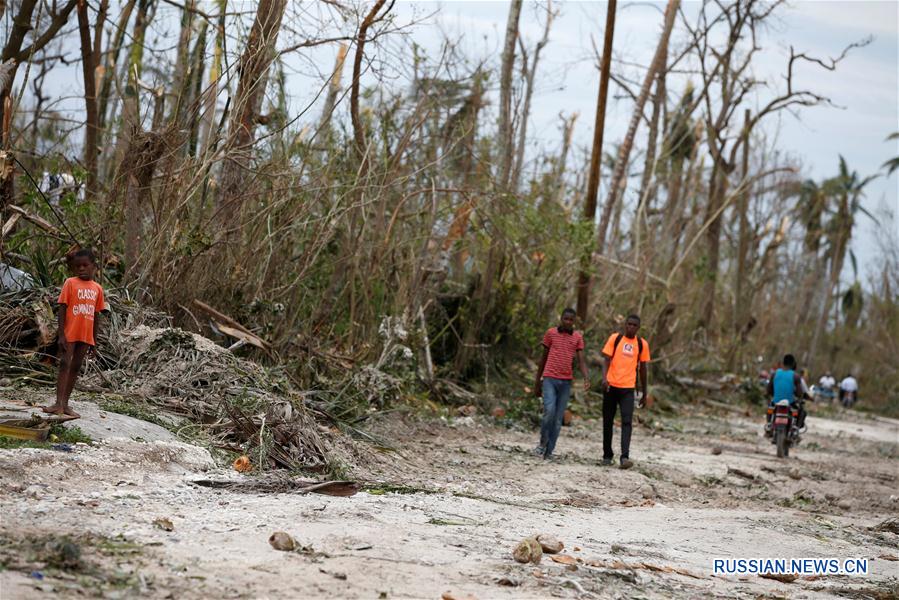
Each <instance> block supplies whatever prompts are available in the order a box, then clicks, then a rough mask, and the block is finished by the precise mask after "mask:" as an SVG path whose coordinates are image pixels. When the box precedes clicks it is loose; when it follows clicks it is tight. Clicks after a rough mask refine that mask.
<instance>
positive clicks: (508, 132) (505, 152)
mask: <svg viewBox="0 0 899 600" xmlns="http://www.w3.org/2000/svg"><path fill="white" fill-rule="evenodd" d="M521 4H522V0H512V2H511V3H510V5H509V18H508V19H507V20H506V41H505V43H504V44H503V54H502V57H501V59H500V60H501V68H500V76H499V123H498V126H497V137H498V138H499V150H498V152H499V157H498V158H499V171H498V173H497V175H498V177H497V183H498V185H499V188H500V189H502V190H503V191H506V190H507V188H508V186H509V178H510V177H511V172H512V154H513V152H514V150H513V148H512V72H513V70H514V68H515V42H516V41H517V40H518V20H519V18H520V17H521Z"/></svg>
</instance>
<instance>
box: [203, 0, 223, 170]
mask: <svg viewBox="0 0 899 600" xmlns="http://www.w3.org/2000/svg"><path fill="white" fill-rule="evenodd" d="M226 5H227V0H218V9H219V22H218V25H217V26H216V33H215V49H214V50H213V53H212V66H210V67H209V83H208V84H207V86H206V92H205V94H206V95H205V97H204V98H203V105H204V108H203V126H202V130H203V131H202V134H201V135H202V138H203V150H202V154H206V153H207V152H209V149H210V148H212V145H213V139H212V138H213V136H214V127H215V103H216V100H217V99H218V92H219V79H220V78H221V76H222V55H223V54H224V52H225V8H226Z"/></svg>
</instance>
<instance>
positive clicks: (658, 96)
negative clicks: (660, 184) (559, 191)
mask: <svg viewBox="0 0 899 600" xmlns="http://www.w3.org/2000/svg"><path fill="white" fill-rule="evenodd" d="M667 62H668V58H667V51H666V55H665V57H664V58H663V59H662V67H661V68H660V69H659V73H658V77H657V78H656V93H655V94H654V95H653V101H652V117H651V118H650V119H649V138H648V139H647V141H646V160H645V161H644V162H643V176H642V177H641V180H640V194H639V196H638V198H637V211H636V213H635V215H634V225H633V227H632V232H633V233H632V235H633V240H634V264H635V265H636V264H639V265H640V274H639V276H638V277H637V287H638V288H639V289H640V298H641V301H640V304H641V305H642V303H643V301H642V298H643V292H644V288H645V286H646V273H647V269H648V268H649V261H650V256H649V252H648V251H647V252H646V253H641V246H642V242H643V231H644V229H646V231H647V233H649V228H644V224H645V223H646V213H647V210H648V209H647V204H649V203H651V202H652V200H653V197H654V196H655V186H654V184H653V182H655V181H657V180H656V178H655V172H656V145H657V143H658V137H659V117H660V114H661V112H662V111H661V107H662V105H664V104H665V72H666V70H667ZM648 248H653V244H651V243H650V244H648Z"/></svg>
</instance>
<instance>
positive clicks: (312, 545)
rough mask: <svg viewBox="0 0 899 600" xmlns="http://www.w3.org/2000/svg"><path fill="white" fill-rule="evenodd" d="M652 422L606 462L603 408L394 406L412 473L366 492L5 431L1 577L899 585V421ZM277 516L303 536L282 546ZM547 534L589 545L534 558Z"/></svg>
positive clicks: (445, 585)
mask: <svg viewBox="0 0 899 600" xmlns="http://www.w3.org/2000/svg"><path fill="white" fill-rule="evenodd" d="M76 409H77V406H76ZM644 421H645V423H644V424H643V425H642V426H640V427H638V428H637V429H636V430H635V434H634V442H633V447H632V452H631V454H632V457H633V458H634V459H635V461H636V466H635V468H634V469H632V470H630V471H622V470H619V469H616V468H609V467H600V466H597V465H596V459H597V458H598V457H599V456H600V454H601V450H600V442H601V440H600V436H599V434H598V431H597V425H598V424H597V423H594V422H585V421H576V423H575V425H574V426H572V427H568V428H565V429H564V430H563V434H562V438H561V439H560V442H559V447H558V452H559V460H558V461H556V462H550V463H546V462H544V461H542V460H539V459H537V458H535V457H533V456H531V455H530V454H529V453H528V450H529V449H530V448H531V447H532V446H533V445H534V442H535V434H534V433H531V432H521V431H513V430H508V429H504V428H498V427H495V426H494V425H493V424H491V423H490V422H489V420H487V419H483V420H482V419H479V418H471V417H464V418H459V419H448V420H432V421H426V420H419V419H413V418H406V419H401V418H399V417H395V418H392V419H390V420H385V421H382V422H381V423H379V424H377V426H376V428H375V429H376V431H377V433H379V434H380V435H382V436H383V437H385V438H386V439H389V440H392V441H393V443H394V444H395V445H396V447H397V451H396V452H384V453H383V454H382V455H381V459H379V460H377V461H376V462H375V463H374V464H375V465H376V466H374V467H371V468H370V469H369V470H368V472H367V473H366V474H365V476H366V477H367V478H368V479H369V480H370V481H373V482H374V481H382V482H389V483H390V484H392V485H387V484H383V483H369V484H368V489H367V490H366V491H362V492H360V493H358V494H356V495H355V496H352V497H347V498H334V497H328V496H320V495H297V494H284V493H278V494H272V493H238V492H234V491H226V490H216V489H207V488H202V487H197V486H196V485H193V484H192V483H191V482H192V481H194V480H196V479H198V478H213V479H215V478H219V479H226V478H227V479H232V478H236V477H240V476H238V475H237V474H235V473H234V472H233V471H231V470H228V469H222V468H220V467H216V466H215V465H214V464H213V462H212V460H211V459H210V457H209V456H208V454H207V453H206V451H205V450H203V449H200V448H197V447H194V446H189V445H186V444H182V443H180V442H172V441H163V440H156V441H152V440H146V439H144V440H143V441H137V440H126V439H121V438H119V439H116V438H112V439H107V440H104V441H99V442H97V443H95V444H93V445H84V446H78V447H76V448H75V449H74V452H71V453H63V452H56V451H51V450H43V449H16V450H3V451H0V477H2V479H0V514H2V515H3V516H2V524H0V560H2V563H3V564H5V565H6V568H5V569H4V570H3V571H2V572H0V586H2V587H0V596H2V597H3V598H43V597H48V596H49V595H51V594H52V593H56V594H59V595H60V596H62V597H73V596H77V595H88V596H103V597H109V598H116V597H137V596H142V597H148V598H166V597H171V598H209V597H219V598H440V597H441V595H443V594H448V595H447V596H445V597H449V598H457V599H462V598H468V597H474V598H478V599H480V600H484V599H488V598H547V597H560V598H671V597H675V598H696V597H700V596H707V597H720V598H725V597H726V598H758V597H791V598H826V597H846V598H895V597H897V594H899V562H895V561H896V555H897V554H899V534H897V533H896V531H895V530H894V531H892V532H890V531H877V530H876V529H875V528H874V527H875V526H877V525H878V524H881V523H883V522H884V521H886V520H888V519H890V518H893V517H895V516H896V514H897V512H899V483H897V481H899V472H897V464H899V461H897V458H899V422H897V421H893V420H888V419H873V418H869V417H862V416H858V415H852V416H847V417H845V419H844V420H833V419H824V418H818V417H815V416H811V417H810V418H809V433H808V434H807V435H806V436H805V439H804V441H803V443H802V444H801V445H800V446H799V447H798V448H797V449H795V451H794V453H793V456H791V458H790V459H789V460H786V461H783V460H777V459H776V458H774V457H773V447H772V446H771V445H770V442H768V441H767V440H766V439H764V438H762V437H761V436H760V426H759V420H758V419H751V418H747V417H741V416H735V415H733V414H731V413H726V414H724V413H722V414H717V415H697V416H694V417H692V418H673V417H672V418H668V419H663V418H661V417H657V416H653V415H649V416H645V417H644ZM616 441H617V440H616ZM715 446H717V447H718V448H719V449H720V451H721V452H720V454H713V453H712V451H711V449H712V448H713V447H715ZM158 519H167V520H168V521H169V522H170V524H171V526H172V530H171V531H166V530H165V529H167V528H168V523H166V522H165V521H160V522H158V523H156V524H154V521H157V520H158ZM278 530H281V531H286V532H288V533H290V534H291V535H292V536H293V537H294V538H295V539H296V541H297V543H298V544H299V545H300V548H299V549H298V550H297V551H295V552H279V551H277V550H274V549H273V548H272V547H271V546H270V545H269V543H268V538H269V536H270V534H271V533H272V532H274V531H278ZM536 533H549V534H552V535H554V536H556V537H558V538H559V539H560V540H562V541H563V542H564V543H565V550H564V554H565V555H566V556H570V557H572V558H571V559H561V560H563V561H568V562H572V563H573V564H572V565H566V564H564V563H557V562H554V561H553V560H552V559H551V558H550V557H549V556H544V557H543V560H542V562H541V564H540V565H521V564H518V563H516V562H515V561H514V560H513V559H512V557H511V550H512V548H513V546H514V545H515V544H516V543H517V542H518V541H520V540H521V539H522V538H524V537H526V536H529V535H533V534H536ZM67 542H70V543H69V544H68V545H67ZM73 546H74V547H75V549H74V550H73V549H72V547H73ZM73 553H74V554H77V556H76V557H75V558H72V556H71V555H72V554H73ZM715 557H721V558H734V557H786V558H790V557H833V558H866V559H868V560H869V569H870V574H869V575H868V576H867V577H850V576H840V575H834V576H830V575H828V576H823V577H819V578H814V577H812V578H800V579H798V580H796V581H794V582H792V583H782V582H779V581H773V580H770V579H762V578H759V577H758V576H745V577H737V576H728V577H713V576H712V560H713V558H715ZM73 565H74V566H73Z"/></svg>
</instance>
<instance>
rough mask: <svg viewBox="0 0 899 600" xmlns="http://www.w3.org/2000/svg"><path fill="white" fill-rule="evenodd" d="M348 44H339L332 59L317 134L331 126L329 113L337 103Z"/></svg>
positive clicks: (321, 133) (321, 134)
mask: <svg viewBox="0 0 899 600" xmlns="http://www.w3.org/2000/svg"><path fill="white" fill-rule="evenodd" d="M347 48H348V46H347V45H346V44H340V48H338V49H337V58H336V59H335V60H334V71H332V72H331V80H330V81H329V82H328V95H327V96H325V105H324V107H323V108H322V116H321V118H320V119H319V122H318V130H317V135H316V137H318V136H325V135H326V132H327V131H328V130H329V129H330V127H331V113H333V112H334V107H335V106H336V105H337V96H338V95H339V94H340V79H341V76H342V74H343V65H344V63H345V62H346V53H347Z"/></svg>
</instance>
